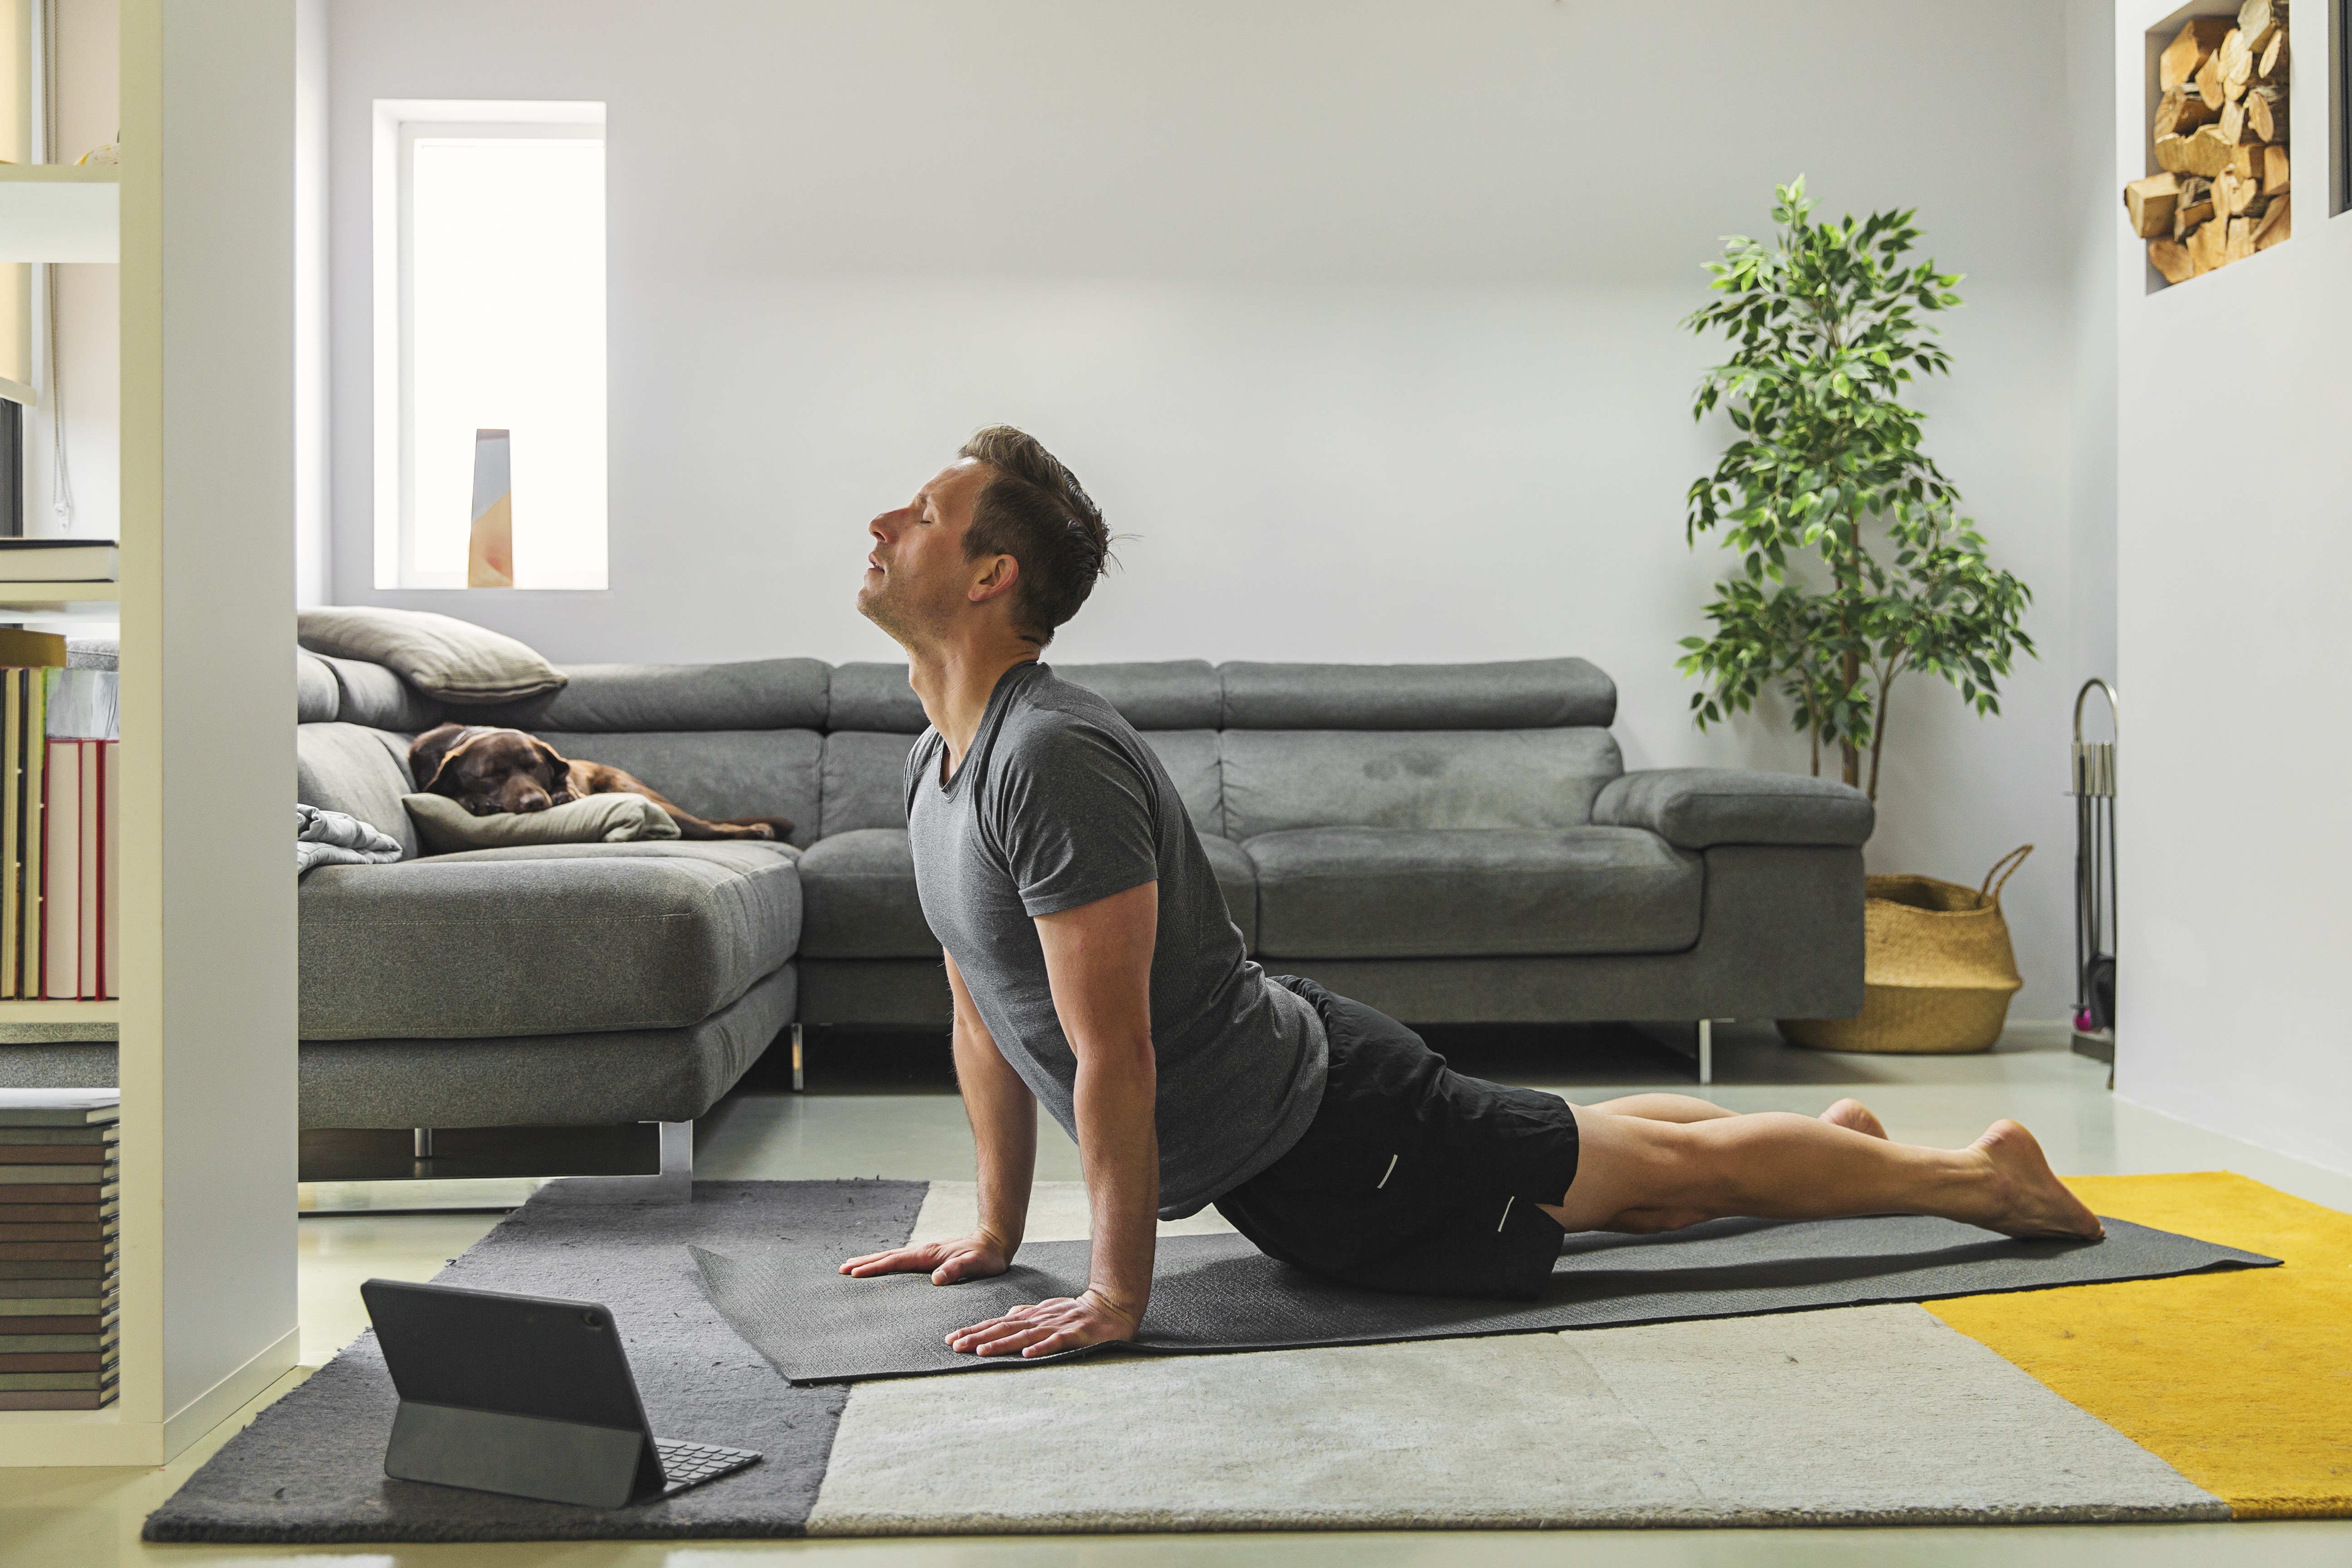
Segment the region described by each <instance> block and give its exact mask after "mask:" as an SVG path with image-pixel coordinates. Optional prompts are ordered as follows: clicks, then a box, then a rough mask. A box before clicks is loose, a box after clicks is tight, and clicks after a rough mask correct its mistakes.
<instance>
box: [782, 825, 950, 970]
mask: <svg viewBox="0 0 2352 1568" xmlns="http://www.w3.org/2000/svg"><path fill="white" fill-rule="evenodd" d="M801 897H802V898H803V900H805V905H806V911H807V912H806V913H805V915H804V916H803V920H802V923H801V945H800V952H801V955H802V956H803V957H804V958H937V957H938V956H939V952H940V942H939V939H938V938H937V937H935V936H933V935H932V934H931V928H930V927H929V925H928V924H926V923H925V922H924V921H923V906H922V901H921V900H919V899H918V898H917V897H916V896H915V852H914V850H913V849H912V848H911V847H909V846H908V840H907V830H906V829H905V828H903V827H854V828H851V829H850V830H849V831H848V832H846V833H829V834H827V835H825V837H823V838H820V839H818V840H817V841H816V842H815V843H814V844H812V845H811V846H809V848H808V852H807V853H806V854H804V855H803V856H802V857H801Z"/></svg>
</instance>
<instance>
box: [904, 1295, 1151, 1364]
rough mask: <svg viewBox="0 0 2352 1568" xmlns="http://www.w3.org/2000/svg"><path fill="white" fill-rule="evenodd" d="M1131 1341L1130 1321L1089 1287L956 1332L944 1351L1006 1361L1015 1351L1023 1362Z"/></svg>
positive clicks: (1123, 1313) (1019, 1308) (1129, 1317)
mask: <svg viewBox="0 0 2352 1568" xmlns="http://www.w3.org/2000/svg"><path fill="white" fill-rule="evenodd" d="M1134 1337H1135V1319H1134V1318H1133V1317H1132V1316H1130V1315H1129V1313H1128V1312H1126V1311H1124V1310H1121V1309H1120V1308H1118V1307H1117V1306H1114V1305H1113V1304H1112V1302H1111V1300H1110V1298H1109V1297H1108V1296H1105V1295H1103V1294H1101V1293H1100V1292H1099V1291H1097V1290H1096V1289H1093V1288H1092V1287H1091V1286H1089V1287H1088V1288H1087V1292H1086V1294H1085V1295H1083V1296H1057V1297H1055V1299H1054V1300H1050V1301H1040V1302H1038V1303H1037V1304H1036V1305H1035V1306H1034V1307H1018V1308H1015V1309H1014V1310H1012V1311H1010V1312H1007V1313H1005V1314H1004V1316H1003V1317H1001V1318H991V1319H989V1320H988V1321H986V1322H984V1323H974V1324H973V1325H972V1326H971V1327H970V1328H968V1329H958V1330H957V1331H955V1332H954V1333H951V1334H950V1335H949V1336H948V1348H949V1349H950V1350H953V1351H963V1352H967V1353H969V1354H971V1355H1011V1354H1012V1353H1013V1352H1015V1351H1018V1352H1021V1354H1022V1355H1023V1356H1024V1357H1026V1356H1040V1355H1054V1354H1056V1353H1058V1352H1062V1351H1076V1350H1084V1349H1086V1348H1087V1346H1088V1345H1099V1344H1108V1343H1109V1342H1111V1341H1113V1340H1131V1339H1133V1338H1134Z"/></svg>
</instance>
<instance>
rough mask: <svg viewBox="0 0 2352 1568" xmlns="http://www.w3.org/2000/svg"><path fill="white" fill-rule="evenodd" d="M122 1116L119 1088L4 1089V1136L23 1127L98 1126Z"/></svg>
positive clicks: (0, 1130) (0, 1118)
mask: <svg viewBox="0 0 2352 1568" xmlns="http://www.w3.org/2000/svg"><path fill="white" fill-rule="evenodd" d="M121 1120H122V1091H121V1089H0V1136H5V1134H6V1133H8V1132H10V1131H14V1130H15V1129H16V1128H20V1127H73V1128H82V1127H97V1126H100V1125H103V1124H105V1123H108V1122H114V1121H121Z"/></svg>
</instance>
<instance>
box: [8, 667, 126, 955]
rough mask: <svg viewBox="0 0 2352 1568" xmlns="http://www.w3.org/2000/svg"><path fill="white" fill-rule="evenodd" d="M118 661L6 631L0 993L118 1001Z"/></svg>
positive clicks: (119, 914)
mask: <svg viewBox="0 0 2352 1568" xmlns="http://www.w3.org/2000/svg"><path fill="white" fill-rule="evenodd" d="M115 663H116V657H115V651H114V645H113V644H112V643H110V642H108V643H78V644H76V645H75V646H74V647H72V648H71V649H68V647H67V645H66V641H65V639H64V638H63V637H56V636H54V635H52V634H49V633H47V632H32V631H26V630H25V629H24V628H22V627H19V626H0V998H5V997H26V998H34V997H41V998H47V999H50V1000H58V1001H76V1000H81V1001H94V1000H97V999H100V998H102V997H111V996H116V995H119V994H120V991H119V988H118V987H117V985H116V984H115V974H116V971H117V968H118V966H119V963H120V958H119V954H120V951H121V936H120V933H121V912H120V910H118V909H117V907H116V903H117V900H116V898H115V889H116V887H117V885H118V884H119V882H120V877H119V876H118V874H117V872H116V862H117V858H118V853H119V848H118V847H119V845H120V843H121V826H120V817H121V813H120V810H119V809H118V803H119V802H120V800H121V782H120V779H119V777H118V774H119V772H120V770H119V768H118V767H117V765H116V754H117V747H118V745H119V744H120V738H121V732H122V731H121V684H120V683H121V676H120V675H119V674H118V673H116V670H115Z"/></svg>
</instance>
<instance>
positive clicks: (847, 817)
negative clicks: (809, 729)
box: [819, 730, 915, 837]
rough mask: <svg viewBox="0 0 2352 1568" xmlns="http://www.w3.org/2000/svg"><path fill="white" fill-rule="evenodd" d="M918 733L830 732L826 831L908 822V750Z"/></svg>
mask: <svg viewBox="0 0 2352 1568" xmlns="http://www.w3.org/2000/svg"><path fill="white" fill-rule="evenodd" d="M914 748H915V737H914V736H912V735H908V734H889V733H884V732H878V731H871V730H836V731H834V732H833V733H832V734H830V735H827V736H826V737H825V738H824V817H823V819H822V820H821V822H820V823H819V826H820V828H821V829H822V831H823V832H824V836H825V837H832V836H833V835H835V834H836V833H855V832H856V831H857V830H858V829H860V828H865V827H898V828H903V827H905V826H907V753H908V752H910V751H913V750H914Z"/></svg>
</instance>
